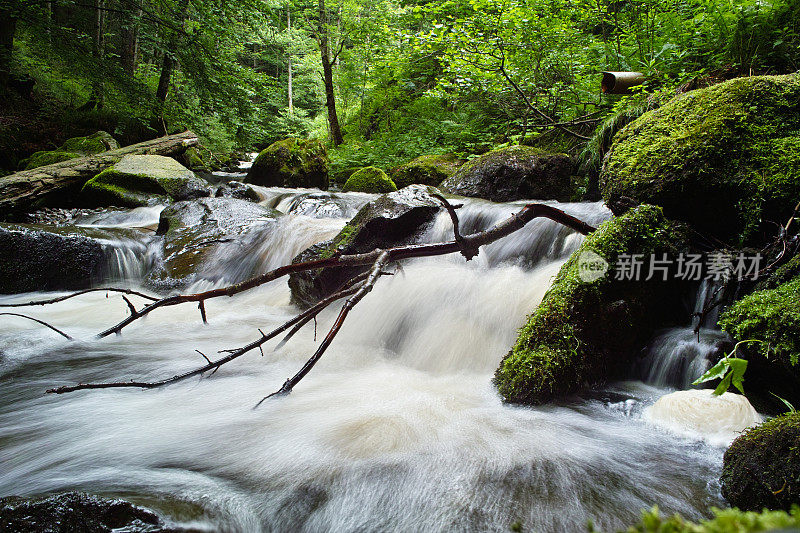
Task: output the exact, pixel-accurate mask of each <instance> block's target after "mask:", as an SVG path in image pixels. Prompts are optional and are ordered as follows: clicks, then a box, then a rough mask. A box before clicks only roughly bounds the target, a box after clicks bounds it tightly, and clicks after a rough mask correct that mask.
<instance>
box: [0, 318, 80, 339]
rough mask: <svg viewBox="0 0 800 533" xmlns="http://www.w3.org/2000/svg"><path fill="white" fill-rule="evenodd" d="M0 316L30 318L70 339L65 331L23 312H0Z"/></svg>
mask: <svg viewBox="0 0 800 533" xmlns="http://www.w3.org/2000/svg"><path fill="white" fill-rule="evenodd" d="M0 316H16V317H19V318H26V319H28V320H32V321H34V322H38V323H39V324H41V325H43V326H45V327H48V328H50V329H52V330H53V331H55V332H56V333H58V334H59V335H61V336H62V337H64V338H65V339H67V340H72V337H70V336H69V335H67V334H66V333H64V332H63V331H61V330H60V329H58V328H57V327H55V326H51V325H50V324H48V323H47V322H45V321H44V320H39V319H38V318H33V317H32V316H28V315H23V314H20V313H0Z"/></svg>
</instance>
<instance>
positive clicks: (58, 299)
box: [0, 287, 159, 307]
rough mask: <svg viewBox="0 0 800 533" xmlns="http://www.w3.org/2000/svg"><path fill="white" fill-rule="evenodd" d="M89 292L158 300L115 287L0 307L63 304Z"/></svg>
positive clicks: (0, 304) (86, 290)
mask: <svg viewBox="0 0 800 533" xmlns="http://www.w3.org/2000/svg"><path fill="white" fill-rule="evenodd" d="M90 292H120V293H123V294H132V295H134V296H139V297H141V298H144V299H145V300H150V301H151V302H157V301H158V300H159V298H156V297H155V296H150V295H147V294H144V293H141V292H139V291H134V290H131V289H119V288H115V287H98V288H96V289H85V290H82V291H78V292H73V293H71V294H66V295H64V296H58V297H56V298H50V299H49V300H34V301H32V302H25V303H13V304H3V303H0V307H27V306H29V305H49V304H54V303H58V302H63V301H64V300H69V299H70V298H75V297H76V296H81V295H83V294H87V293H90Z"/></svg>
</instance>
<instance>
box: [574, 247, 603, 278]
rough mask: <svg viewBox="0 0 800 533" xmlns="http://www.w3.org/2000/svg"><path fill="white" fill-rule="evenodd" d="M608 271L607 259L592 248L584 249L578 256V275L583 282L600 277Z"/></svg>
mask: <svg viewBox="0 0 800 533" xmlns="http://www.w3.org/2000/svg"><path fill="white" fill-rule="evenodd" d="M606 272H608V261H606V260H605V259H604V258H603V257H602V256H601V255H599V254H597V253H595V252H593V251H592V250H584V251H582V252H581V253H580V255H579V256H578V277H579V278H580V280H581V281H583V282H584V283H591V282H593V281H597V280H598V279H600V278H602V277H603V276H605V275H606Z"/></svg>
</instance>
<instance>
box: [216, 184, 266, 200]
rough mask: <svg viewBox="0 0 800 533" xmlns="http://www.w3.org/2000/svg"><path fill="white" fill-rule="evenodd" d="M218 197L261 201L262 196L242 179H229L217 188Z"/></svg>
mask: <svg viewBox="0 0 800 533" xmlns="http://www.w3.org/2000/svg"><path fill="white" fill-rule="evenodd" d="M214 196H216V197H217V198H235V199H237V200H247V201H249V202H260V201H261V196H260V195H259V194H258V193H257V192H256V191H255V190H254V189H253V188H252V187H250V186H249V185H247V184H246V183H242V182H240V181H229V182H228V183H225V184H223V185H220V187H219V188H217V192H216V193H215V194H214Z"/></svg>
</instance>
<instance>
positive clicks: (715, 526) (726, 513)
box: [625, 507, 800, 533]
mask: <svg viewBox="0 0 800 533" xmlns="http://www.w3.org/2000/svg"><path fill="white" fill-rule="evenodd" d="M712 511H713V513H714V517H713V518H711V519H709V520H700V521H699V522H697V523H695V522H691V521H689V520H686V519H684V518H682V517H680V516H679V515H673V516H664V515H662V514H661V513H660V512H659V510H658V507H655V508H653V509H651V510H649V511H645V512H643V513H642V519H641V521H639V523H637V524H635V525H633V526H631V527H629V528H628V529H627V530H625V531H626V532H627V533H751V532H756V531H779V530H780V531H783V532H785V533H788V532H790V531H797V529H798V528H800V508H795V509H792V511H791V513H787V512H786V511H762V512H753V511H740V510H739V509H712ZM759 511H760V510H759Z"/></svg>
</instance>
